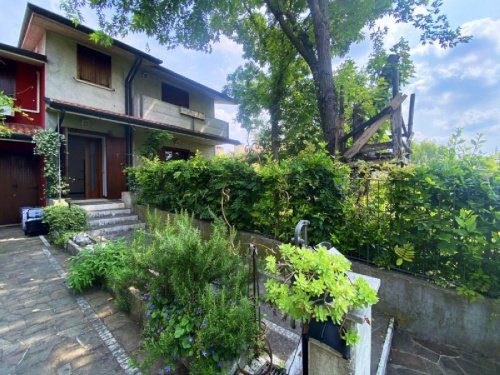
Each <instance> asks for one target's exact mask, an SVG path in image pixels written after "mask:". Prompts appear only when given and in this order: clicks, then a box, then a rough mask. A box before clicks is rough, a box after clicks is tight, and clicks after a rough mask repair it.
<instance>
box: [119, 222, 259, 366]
mask: <svg viewBox="0 0 500 375" xmlns="http://www.w3.org/2000/svg"><path fill="white" fill-rule="evenodd" d="M148 225H149V229H150V231H149V232H148V233H144V234H142V235H139V236H138V237H136V238H135V239H134V241H133V243H132V246H131V256H130V258H129V263H128V265H127V267H128V268H129V269H133V270H134V271H135V274H134V275H130V276H131V278H130V279H129V283H130V282H132V283H133V284H135V285H136V286H139V287H142V289H143V290H147V291H148V294H147V295H146V296H145V298H146V300H147V301H148V305H147V316H148V317H149V319H148V320H147V322H146V324H145V339H144V341H143V348H144V349H145V350H146V352H147V357H146V359H145V361H144V363H143V364H142V367H143V368H144V369H145V370H146V369H147V368H148V367H149V366H150V365H151V364H152V363H154V362H155V361H157V360H158V359H160V358H162V359H163V361H164V363H165V366H167V367H170V368H171V369H173V368H174V367H175V366H176V363H177V361H178V360H179V359H184V360H185V361H187V362H189V368H190V373H203V374H215V373H217V372H219V371H218V369H219V367H218V363H220V362H223V361H226V360H230V359H234V358H238V357H239V355H240V354H241V353H242V352H244V351H245V350H248V349H251V348H253V346H254V345H255V344H256V337H257V333H258V326H257V323H256V322H255V319H254V315H253V314H254V310H253V308H252V307H251V305H250V303H249V301H248V299H247V297H246V294H245V291H246V288H245V285H246V282H247V280H248V276H247V274H246V273H245V272H242V267H241V259H240V257H239V255H238V254H237V253H235V251H236V249H235V248H234V247H233V244H232V237H231V236H230V235H229V234H228V232H227V229H226V226H225V225H224V224H223V223H222V222H221V221H220V220H216V222H215V224H214V225H213V227H212V235H211V237H210V238H209V239H208V240H207V241H202V239H201V234H200V231H199V230H198V229H196V228H194V227H193V225H192V219H191V217H189V216H188V215H187V214H178V215H177V216H176V217H175V219H173V220H172V221H171V222H167V223H166V224H165V223H162V222H160V221H159V219H158V218H156V217H150V219H149V220H148Z"/></svg>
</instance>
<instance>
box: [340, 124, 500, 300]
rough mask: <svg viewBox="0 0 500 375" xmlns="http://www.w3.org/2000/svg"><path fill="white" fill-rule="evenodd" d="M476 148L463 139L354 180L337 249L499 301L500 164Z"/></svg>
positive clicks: (477, 145) (455, 138) (476, 144)
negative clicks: (417, 159)
mask: <svg viewBox="0 0 500 375" xmlns="http://www.w3.org/2000/svg"><path fill="white" fill-rule="evenodd" d="M472 144H473V147H472V148H467V146H466V145H465V144H464V141H463V140H462V139H461V137H460V132H458V133H457V134H456V135H454V136H453V137H452V140H451V142H450V145H449V146H448V147H445V146H440V147H437V146H436V147H435V148H433V149H432V152H433V154H435V155H436V157H432V154H428V155H427V156H426V158H425V159H422V160H423V163H422V164H421V165H418V166H408V167H403V168H390V169H389V170H387V171H386V172H385V173H379V176H378V178H376V179H371V178H366V179H362V178H361V179H357V180H354V181H353V183H352V187H353V192H356V193H355V195H354V196H353V197H352V198H351V199H352V203H351V205H350V211H349V212H348V213H347V216H348V220H347V222H346V225H344V226H342V227H341V228H340V230H339V231H335V232H334V234H335V236H334V243H335V244H336V245H338V246H339V248H340V249H343V250H346V251H350V252H351V254H352V255H355V256H359V257H361V258H364V259H368V260H370V261H373V262H375V264H376V265H378V266H386V267H394V266H396V265H397V266H400V268H401V269H403V270H408V271H411V272H414V273H418V274H422V275H424V276H426V277H428V278H430V279H432V280H433V281H434V282H436V283H438V284H440V285H443V286H447V287H457V288H458V292H459V293H462V294H463V295H465V296H467V297H468V298H469V299H474V298H477V297H478V296H479V294H487V295H489V296H492V297H498V296H499V291H500V245H499V231H498V229H499V227H500V224H499V219H500V172H499V169H498V163H497V162H496V161H495V158H494V157H488V156H484V155H482V154H480V153H479V148H480V145H481V140H480V139H479V140H473V141H472ZM402 249H404V250H405V251H402ZM413 251H414V254H411V256H408V253H411V252H413ZM403 253H404V255H405V256H406V259H405V257H402V256H401V255H402V254H403Z"/></svg>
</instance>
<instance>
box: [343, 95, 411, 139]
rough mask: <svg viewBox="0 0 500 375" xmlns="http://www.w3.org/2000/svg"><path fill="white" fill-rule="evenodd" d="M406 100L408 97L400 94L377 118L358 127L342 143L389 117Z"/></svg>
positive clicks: (374, 117)
mask: <svg viewBox="0 0 500 375" xmlns="http://www.w3.org/2000/svg"><path fill="white" fill-rule="evenodd" d="M405 99H406V95H401V94H398V95H397V96H396V97H395V98H393V99H392V100H391V101H390V103H389V105H388V106H387V107H385V108H384V109H383V110H381V111H380V112H379V113H377V114H376V115H375V116H373V117H372V118H371V119H369V120H368V121H365V122H364V123H362V124H360V125H357V126H356V127H355V129H353V130H352V131H351V132H350V133H348V134H346V135H344V137H343V138H342V142H345V141H347V140H348V139H349V138H351V137H353V136H355V135H357V134H359V133H361V132H362V131H363V130H364V129H365V128H367V127H369V126H371V125H372V124H374V123H375V122H377V121H378V120H379V119H380V118H382V117H384V116H385V115H388V114H390V113H391V111H393V110H395V109H397V108H399V107H400V106H401V103H403V102H404V101H405Z"/></svg>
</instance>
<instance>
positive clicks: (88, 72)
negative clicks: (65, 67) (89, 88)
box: [77, 45, 111, 87]
mask: <svg viewBox="0 0 500 375" xmlns="http://www.w3.org/2000/svg"><path fill="white" fill-rule="evenodd" d="M77 65H78V67H77V70H78V79H81V80H82V81H87V82H92V83H95V84H96V85H100V86H105V87H111V56H108V55H105V54H104V53H100V52H97V51H94V50H93V49H90V48H87V47H84V46H81V45H78V46H77Z"/></svg>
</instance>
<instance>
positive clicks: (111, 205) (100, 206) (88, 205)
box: [77, 201, 125, 212]
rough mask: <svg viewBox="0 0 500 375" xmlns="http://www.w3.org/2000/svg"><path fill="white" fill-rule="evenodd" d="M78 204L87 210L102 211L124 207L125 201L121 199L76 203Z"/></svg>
mask: <svg viewBox="0 0 500 375" xmlns="http://www.w3.org/2000/svg"><path fill="white" fill-rule="evenodd" d="M77 205H78V206H80V207H81V208H83V209H84V210H85V211H87V212H91V211H104V210H118V209H123V208H125V203H123V202H121V201H103V202H92V201H89V202H85V203H78V204H77Z"/></svg>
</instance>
